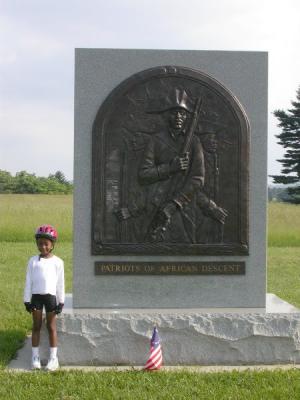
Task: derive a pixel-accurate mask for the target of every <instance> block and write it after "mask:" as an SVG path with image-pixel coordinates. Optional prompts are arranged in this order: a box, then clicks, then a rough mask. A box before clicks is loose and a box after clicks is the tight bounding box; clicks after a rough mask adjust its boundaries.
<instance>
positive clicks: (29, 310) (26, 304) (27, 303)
mask: <svg viewBox="0 0 300 400" xmlns="http://www.w3.org/2000/svg"><path fill="white" fill-rule="evenodd" d="M24 306H25V308H26V311H27V312H29V313H32V305H31V303H29V302H26V303H24Z"/></svg>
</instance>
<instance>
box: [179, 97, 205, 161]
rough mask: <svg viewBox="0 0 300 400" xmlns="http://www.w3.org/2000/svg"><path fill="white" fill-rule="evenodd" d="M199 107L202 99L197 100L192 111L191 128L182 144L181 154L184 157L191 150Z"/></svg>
mask: <svg viewBox="0 0 300 400" xmlns="http://www.w3.org/2000/svg"><path fill="white" fill-rule="evenodd" d="M201 106H202V98H201V99H200V98H198V99H197V101H196V105H195V110H194V116H193V119H192V122H191V126H190V129H189V131H188V134H187V136H186V140H185V142H184V144H183V148H182V151H181V153H182V154H183V155H184V154H186V153H188V152H189V151H190V148H191V144H192V141H193V137H194V134H195V131H196V127H197V125H198V122H199V117H200V110H201Z"/></svg>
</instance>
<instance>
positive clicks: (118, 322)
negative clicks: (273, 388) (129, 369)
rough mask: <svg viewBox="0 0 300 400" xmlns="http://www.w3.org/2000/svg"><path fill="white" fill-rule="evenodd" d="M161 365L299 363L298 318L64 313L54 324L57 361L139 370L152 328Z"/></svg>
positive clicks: (299, 324)
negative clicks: (157, 338) (160, 351)
mask: <svg viewBox="0 0 300 400" xmlns="http://www.w3.org/2000/svg"><path fill="white" fill-rule="evenodd" d="M154 325H157V326H158V329H159V333H160V337H161V341H162V348H163V357H164V364H165V365H197V364H200V365H213V364H221V365H222V364H223V365H226V364H227V365H241V364H275V363H299V362H300V341H299V328H300V313H295V314H219V313H218V314H200V313H190V314H180V313H176V312H174V313H156V314H154V313H151V314H147V313H146V312H145V313H141V312H137V313H130V314H129V313H128V314H126V313H115V312H113V311H112V312H111V313H101V312H100V311H99V312H97V313H93V314H73V315H72V314H66V315H64V316H63V317H62V318H61V319H60V320H59V321H58V332H59V338H60V339H59V340H60V352H59V357H60V362H61V363H62V364H67V365H72V364H77V365H143V364H144V363H145V361H146V357H147V351H148V348H149V338H150V337H151V333H152V329H153V326H154Z"/></svg>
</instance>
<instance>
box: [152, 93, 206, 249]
mask: <svg viewBox="0 0 300 400" xmlns="http://www.w3.org/2000/svg"><path fill="white" fill-rule="evenodd" d="M201 106H202V98H198V99H197V101H196V104H195V110H194V112H193V114H194V115H193V119H192V122H191V125H190V127H189V131H188V133H187V135H186V140H185V142H184V144H183V147H182V150H181V155H182V156H185V155H186V153H188V152H189V151H190V148H191V144H192V141H193V137H194V135H195V131H196V127H197V125H198V122H199V117H200V110H201ZM176 180H177V176H176V175H173V176H172V178H171V179H170V185H169V188H168V190H167V191H166V193H167V194H168V193H169V192H170V190H171V189H172V187H174V185H175V184H176ZM162 203H163V202H161V204H162ZM161 204H160V206H161ZM160 206H159V209H158V211H157V212H156V213H155V215H154V218H153V220H152V222H151V224H150V228H149V231H150V232H149V233H148V236H150V238H151V239H152V240H154V241H155V240H157V238H158V237H161V238H163V236H164V233H165V231H166V229H167V226H158V225H157V224H156V223H155V218H156V216H157V214H158V213H159V212H160Z"/></svg>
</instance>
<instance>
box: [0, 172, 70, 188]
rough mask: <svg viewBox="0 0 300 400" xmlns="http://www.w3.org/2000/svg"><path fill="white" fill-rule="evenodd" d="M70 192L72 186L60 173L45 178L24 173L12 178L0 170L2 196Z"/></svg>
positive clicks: (8, 173)
mask: <svg viewBox="0 0 300 400" xmlns="http://www.w3.org/2000/svg"><path fill="white" fill-rule="evenodd" d="M72 192H73V184H72V183H71V182H69V181H68V180H67V179H66V178H65V175H64V174H63V172H61V171H57V172H55V174H54V175H52V174H50V175H49V176H48V178H45V177H39V176H36V175H35V174H30V173H28V172H26V171H20V172H17V173H16V175H15V176H13V175H11V174H10V172H8V171H3V170H0V193H2V194H3V193H19V194H24V193H31V194H69V193H72Z"/></svg>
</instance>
